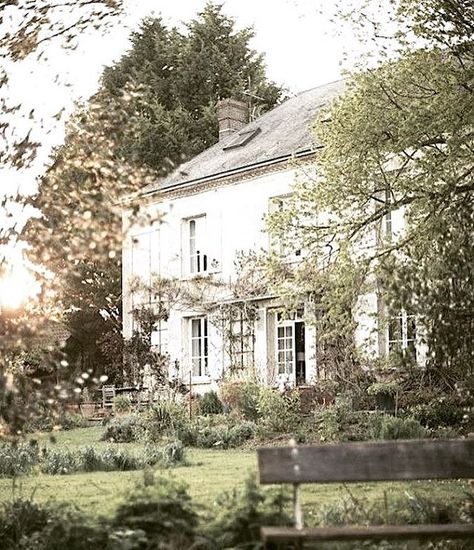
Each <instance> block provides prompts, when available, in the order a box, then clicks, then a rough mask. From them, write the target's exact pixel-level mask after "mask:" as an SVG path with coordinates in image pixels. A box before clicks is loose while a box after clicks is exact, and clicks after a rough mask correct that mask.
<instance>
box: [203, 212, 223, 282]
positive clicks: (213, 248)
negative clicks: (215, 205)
mask: <svg viewBox="0 0 474 550" xmlns="http://www.w3.org/2000/svg"><path fill="white" fill-rule="evenodd" d="M204 231H205V233H204V241H205V246H206V250H207V252H206V253H207V270H208V272H209V273H219V272H221V271H222V218H221V213H220V212H211V213H210V214H209V216H207V217H206V225H205V227H204Z"/></svg>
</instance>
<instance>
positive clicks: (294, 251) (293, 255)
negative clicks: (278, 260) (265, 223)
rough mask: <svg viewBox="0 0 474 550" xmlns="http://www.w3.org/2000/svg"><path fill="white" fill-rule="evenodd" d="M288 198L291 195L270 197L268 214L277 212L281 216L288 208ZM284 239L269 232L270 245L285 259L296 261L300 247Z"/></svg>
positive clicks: (299, 255)
mask: <svg viewBox="0 0 474 550" xmlns="http://www.w3.org/2000/svg"><path fill="white" fill-rule="evenodd" d="M290 199H291V195H283V196H280V197H271V198H270V201H269V208H268V211H269V214H270V216H272V215H278V213H280V214H281V215H282V216H283V215H284V212H285V210H288V208H289V204H288V203H289V200H290ZM285 240H286V239H282V238H281V237H279V236H277V235H275V234H273V235H272V234H271V235H270V247H271V248H272V249H273V250H274V251H275V252H277V253H278V254H280V255H281V256H284V257H285V258H286V259H287V260H290V261H297V260H298V259H299V258H300V257H301V249H300V248H295V247H294V246H293V245H292V244H289V240H288V242H284V241H285Z"/></svg>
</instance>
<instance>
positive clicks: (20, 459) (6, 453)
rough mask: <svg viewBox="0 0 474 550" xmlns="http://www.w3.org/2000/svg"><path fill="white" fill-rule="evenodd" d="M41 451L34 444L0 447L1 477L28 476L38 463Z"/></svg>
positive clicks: (6, 444)
mask: <svg viewBox="0 0 474 550" xmlns="http://www.w3.org/2000/svg"><path fill="white" fill-rule="evenodd" d="M38 460H39V450H38V446H37V445H36V443H34V442H30V443H18V444H9V443H3V444H1V445H0V476H1V477H15V476H18V475H22V474H27V473H29V472H30V471H31V469H32V468H33V467H34V466H35V465H36V464H37V463H38Z"/></svg>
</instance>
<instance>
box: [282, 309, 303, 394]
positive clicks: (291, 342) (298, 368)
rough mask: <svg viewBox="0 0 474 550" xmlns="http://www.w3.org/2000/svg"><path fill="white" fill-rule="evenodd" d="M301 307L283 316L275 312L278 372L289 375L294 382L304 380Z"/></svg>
mask: <svg viewBox="0 0 474 550" xmlns="http://www.w3.org/2000/svg"><path fill="white" fill-rule="evenodd" d="M303 314H304V311H303V309H302V308H301V309H298V310H296V311H295V312H294V313H293V314H291V315H287V316H286V317H283V315H282V314H281V313H278V314H277V328H276V337H277V341H276V352H277V357H276V359H277V367H278V374H286V375H288V376H290V377H291V378H292V379H293V380H294V381H295V382H296V384H304V383H305V381H306V356H305V326H304V321H303V320H302V318H303Z"/></svg>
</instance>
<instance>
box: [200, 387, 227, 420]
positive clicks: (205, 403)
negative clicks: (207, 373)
mask: <svg viewBox="0 0 474 550" xmlns="http://www.w3.org/2000/svg"><path fill="white" fill-rule="evenodd" d="M223 412H224V407H223V405H222V401H221V400H220V399H219V396H218V395H217V393H216V392H215V391H210V392H207V393H205V394H204V395H202V396H201V397H200V398H199V414H202V415H205V416H208V415H211V414H221V413H223Z"/></svg>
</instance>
